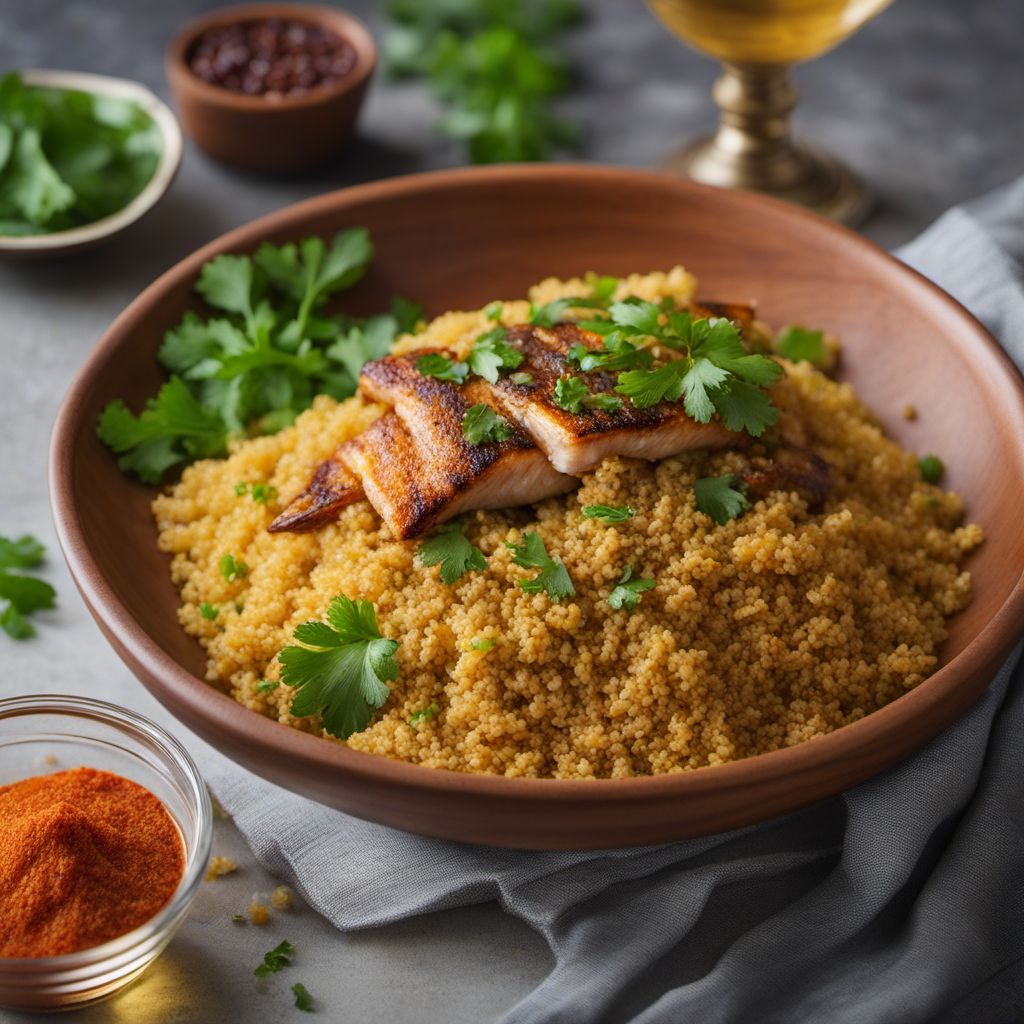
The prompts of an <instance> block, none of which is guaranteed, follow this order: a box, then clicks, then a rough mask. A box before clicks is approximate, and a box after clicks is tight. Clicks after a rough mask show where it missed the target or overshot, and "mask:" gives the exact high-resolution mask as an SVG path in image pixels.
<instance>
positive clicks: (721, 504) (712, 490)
mask: <svg viewBox="0 0 1024 1024" xmlns="http://www.w3.org/2000/svg"><path fill="white" fill-rule="evenodd" d="M737 481H738V478H737V477H736V476H734V475H733V474H731V473H727V474H726V475H725V476H708V477H702V478H701V479H700V480H695V481H694V484H693V493H694V496H695V497H696V499H697V511H699V512H703V513H704V515H706V516H708V517H710V518H711V519H713V520H714V521H715V522H716V523H718V525H719V526H723V525H724V524H725V523H727V522H729V520H730V519H735V518H736V517H737V516H739V515H742V514H743V513H744V512H746V511H747V509H748V508H750V502H749V501H748V500H747V497H746V495H745V494H744V493H743V492H742V491H741V490H739V489H738V487H737Z"/></svg>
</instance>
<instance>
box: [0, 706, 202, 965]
mask: <svg viewBox="0 0 1024 1024" xmlns="http://www.w3.org/2000/svg"><path fill="white" fill-rule="evenodd" d="M32 714H71V715H74V716H76V717H79V718H88V719H92V720H93V721H99V722H101V723H103V724H105V725H108V726H111V727H113V728H114V729H116V730H117V731H119V732H122V733H128V734H134V735H138V734H140V733H141V734H142V735H144V736H145V737H146V738H147V739H149V740H150V741H151V742H152V743H153V744H154V745H155V746H156V748H157V750H158V751H159V752H160V754H161V755H163V757H164V758H165V759H166V760H168V761H170V762H171V763H172V764H174V766H175V767H176V768H177V769H178V770H179V771H180V772H181V774H182V775H183V776H184V777H185V780H186V781H187V783H188V792H187V794H186V796H187V797H188V798H189V799H190V800H191V801H192V802H193V803H194V804H195V808H196V828H195V839H194V842H193V843H191V844H190V843H189V841H188V838H187V837H186V836H185V835H184V834H183V835H182V845H183V846H184V850H185V857H186V861H187V860H188V857H189V854H190V852H191V850H194V856H193V857H192V863H191V865H188V864H186V868H185V871H184V873H183V874H182V876H181V881H180V882H179V883H178V887H177V888H176V889H175V891H174V894H173V895H172V896H171V898H170V899H169V900H168V901H167V903H165V904H164V906H163V907H161V908H160V910H158V911H157V912H156V913H155V914H154V915H153V916H152V917H151V918H149V919H148V920H146V921H143V922H142V924H140V925H138V926H137V927H136V928H133V929H132V930H131V931H129V932H125V933H124V934H123V935H118V936H117V937H116V938H113V939H109V940H108V941H107V942H103V943H100V944H99V945H98V946H87V947H86V948H85V949H78V950H75V951H74V952H72V953H58V954H56V955H54V956H36V957H0V975H2V974H9V973H11V972H14V971H17V972H21V973H32V974H47V973H51V972H63V971H74V970H76V969H80V968H88V967H91V966H93V965H95V964H98V963H101V962H103V961H105V960H109V959H111V958H113V957H117V956H119V955H122V954H125V953H127V952H129V951H130V950H131V949H132V948H133V947H135V946H137V945H141V944H142V943H144V942H146V941H148V940H150V939H151V938H152V937H153V936H155V935H159V934H160V933H161V932H163V931H164V930H165V929H167V928H168V927H170V926H171V925H173V924H175V923H176V922H177V921H178V920H179V918H180V917H182V916H183V915H184V912H185V911H186V910H187V909H188V907H189V905H190V904H191V903H192V901H193V900H194V899H195V897H196V895H197V893H198V891H199V885H200V883H201V882H202V880H203V876H204V875H205V873H206V866H207V862H208V861H209V857H210V850H211V847H212V845H213V805H212V803H211V801H210V793H209V790H208V789H207V787H206V783H205V782H204V781H203V777H202V775H201V773H200V771H199V768H198V766H197V765H196V763H195V761H194V760H193V758H192V755H191V754H189V752H188V751H187V750H186V749H185V748H184V746H182V744H181V743H180V742H179V741H178V740H177V739H175V738H174V737H173V736H172V735H171V734H170V733H169V732H167V730H166V729H164V728H163V727H162V726H160V725H157V724H156V722H154V721H152V719H149V718H147V717H146V716H145V715H140V714H139V713H138V712H135V711H130V710H128V709H127V708H123V707H119V706H118V705H116V704H111V703H110V702H108V701H103V700H96V699H95V698H92V697H79V696H76V695H74V694H67V693H39V694H31V695H28V696H21V697H4V698H0V722H2V721H4V720H5V719H7V718H19V717H22V716H26V717H27V716H30V715H32ZM115 774H116V773H115ZM140 785H142V783H140ZM147 788H148V787H147ZM160 802H161V803H163V801H162V800H161V801H160ZM167 813H168V814H171V812H170V810H168V811H167ZM171 818H172V819H174V821H175V824H177V825H178V827H179V829H181V828H182V826H181V823H179V822H178V821H177V819H176V818H175V817H174V815H173V814H171ZM182 832H183V833H184V829H182Z"/></svg>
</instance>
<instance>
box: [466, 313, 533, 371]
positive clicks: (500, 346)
mask: <svg viewBox="0 0 1024 1024" xmlns="http://www.w3.org/2000/svg"><path fill="white" fill-rule="evenodd" d="M507 338H508V334H507V332H506V331H505V328H504V327H494V328H492V329H491V330H489V331H487V332H486V333H485V334H481V335H480V337H479V338H477V339H476V342H475V344H474V345H473V349H472V351H471V352H470V353H469V356H468V361H469V368H470V369H471V370H472V371H473V372H474V373H475V374H477V375H478V376H480V377H483V378H484V379H485V380H488V381H490V382H491V383H492V384H494V383H495V382H496V381H497V379H498V376H499V375H500V373H501V371H502V370H514V369H515V368H516V367H517V366H518V365H519V364H520V363H521V362H522V361H523V353H522V352H520V351H519V349H517V348H513V347H512V346H511V345H510V344H509V343H508V341H507Z"/></svg>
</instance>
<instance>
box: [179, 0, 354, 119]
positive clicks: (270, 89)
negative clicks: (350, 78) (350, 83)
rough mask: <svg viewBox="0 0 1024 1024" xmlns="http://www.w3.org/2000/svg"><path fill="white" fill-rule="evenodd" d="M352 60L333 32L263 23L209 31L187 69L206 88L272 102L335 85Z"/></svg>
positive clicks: (192, 53)
mask: <svg viewBox="0 0 1024 1024" xmlns="http://www.w3.org/2000/svg"><path fill="white" fill-rule="evenodd" d="M356 60H357V56H356V51H355V48H354V47H353V46H352V44H351V43H350V42H349V41H348V40H347V39H346V38H345V37H344V36H341V35H339V34H338V33H337V32H335V31H333V30H332V29H329V28H326V27H325V26H322V25H311V24H308V23H306V22H301V21H285V20H282V19H281V18H267V19H264V20H262V21H247V22H239V23H238V24H235V25H222V26H217V27H214V28H208V29H207V30H206V31H205V32H203V34H202V35H201V36H199V38H198V39H197V40H196V41H195V43H194V44H193V46H192V49H191V51H190V53H189V56H188V65H189V68H190V69H191V71H192V73H193V74H194V75H195V76H196V77H197V78H200V79H202V80H203V81H204V82H207V83H208V84H210V85H216V86H220V87H221V88H222V89H230V90H231V91H232V92H240V93H245V94H246V95H249V96H263V97H265V98H266V99H269V100H273V99H282V98H284V97H286V96H287V97H292V98H298V97H301V96H305V95H306V93H308V92H309V91H310V90H311V89H316V88H318V87H320V86H325V85H330V84H331V83H332V82H337V81H338V80H339V79H342V78H344V77H345V76H346V75H348V74H350V73H351V72H352V70H353V69H354V68H355V66H356Z"/></svg>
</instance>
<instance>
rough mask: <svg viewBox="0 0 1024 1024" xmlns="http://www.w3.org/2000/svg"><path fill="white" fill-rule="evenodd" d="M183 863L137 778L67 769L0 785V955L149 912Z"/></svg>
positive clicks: (38, 952)
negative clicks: (135, 779) (7, 784)
mask: <svg viewBox="0 0 1024 1024" xmlns="http://www.w3.org/2000/svg"><path fill="white" fill-rule="evenodd" d="M184 870H185V851H184V847H183V844H182V840H181V835H180V833H179V832H178V827H177V825H175V823H174V820H173V819H172V818H171V816H170V814H169V813H168V812H167V809H166V808H165V807H164V805H163V804H162V803H161V802H160V800H158V799H157V797H156V796H154V795H153V794H152V793H151V792H150V791H149V790H148V789H146V788H145V787H144V786H140V785H139V784H138V783H137V782H132V781H131V780H130V779H125V778H122V777H121V776H120V775H114V774H112V773H111V772H105V771H98V770H96V769H94V768H74V769H72V770H70V771H64V772H56V773H55V774H53V775H40V776H37V777H35V778H31V779H24V780H22V781H21V782H15V783H12V784H11V785H9V786H0V957H39V956H55V955H57V954H59V953H73V952H75V951H76V950H79V949H87V948H89V947H90V946H98V945H99V944H100V943H103V942H108V941H109V940H110V939H114V938H117V936H119V935H124V934H125V933H126V932H130V931H131V930H132V929H133V928H137V927H138V926H139V925H140V924H143V923H144V922H145V921H148V920H149V919H150V918H151V917H152V916H153V915H154V914H156V913H157V911H159V910H160V909H161V907H163V906H164V905H165V904H166V903H167V901H168V900H169V899H170V898H171V896H172V895H173V894H174V891H175V890H176V889H177V887H178V883H179V882H180V881H181V877H182V874H183V873H184Z"/></svg>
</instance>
